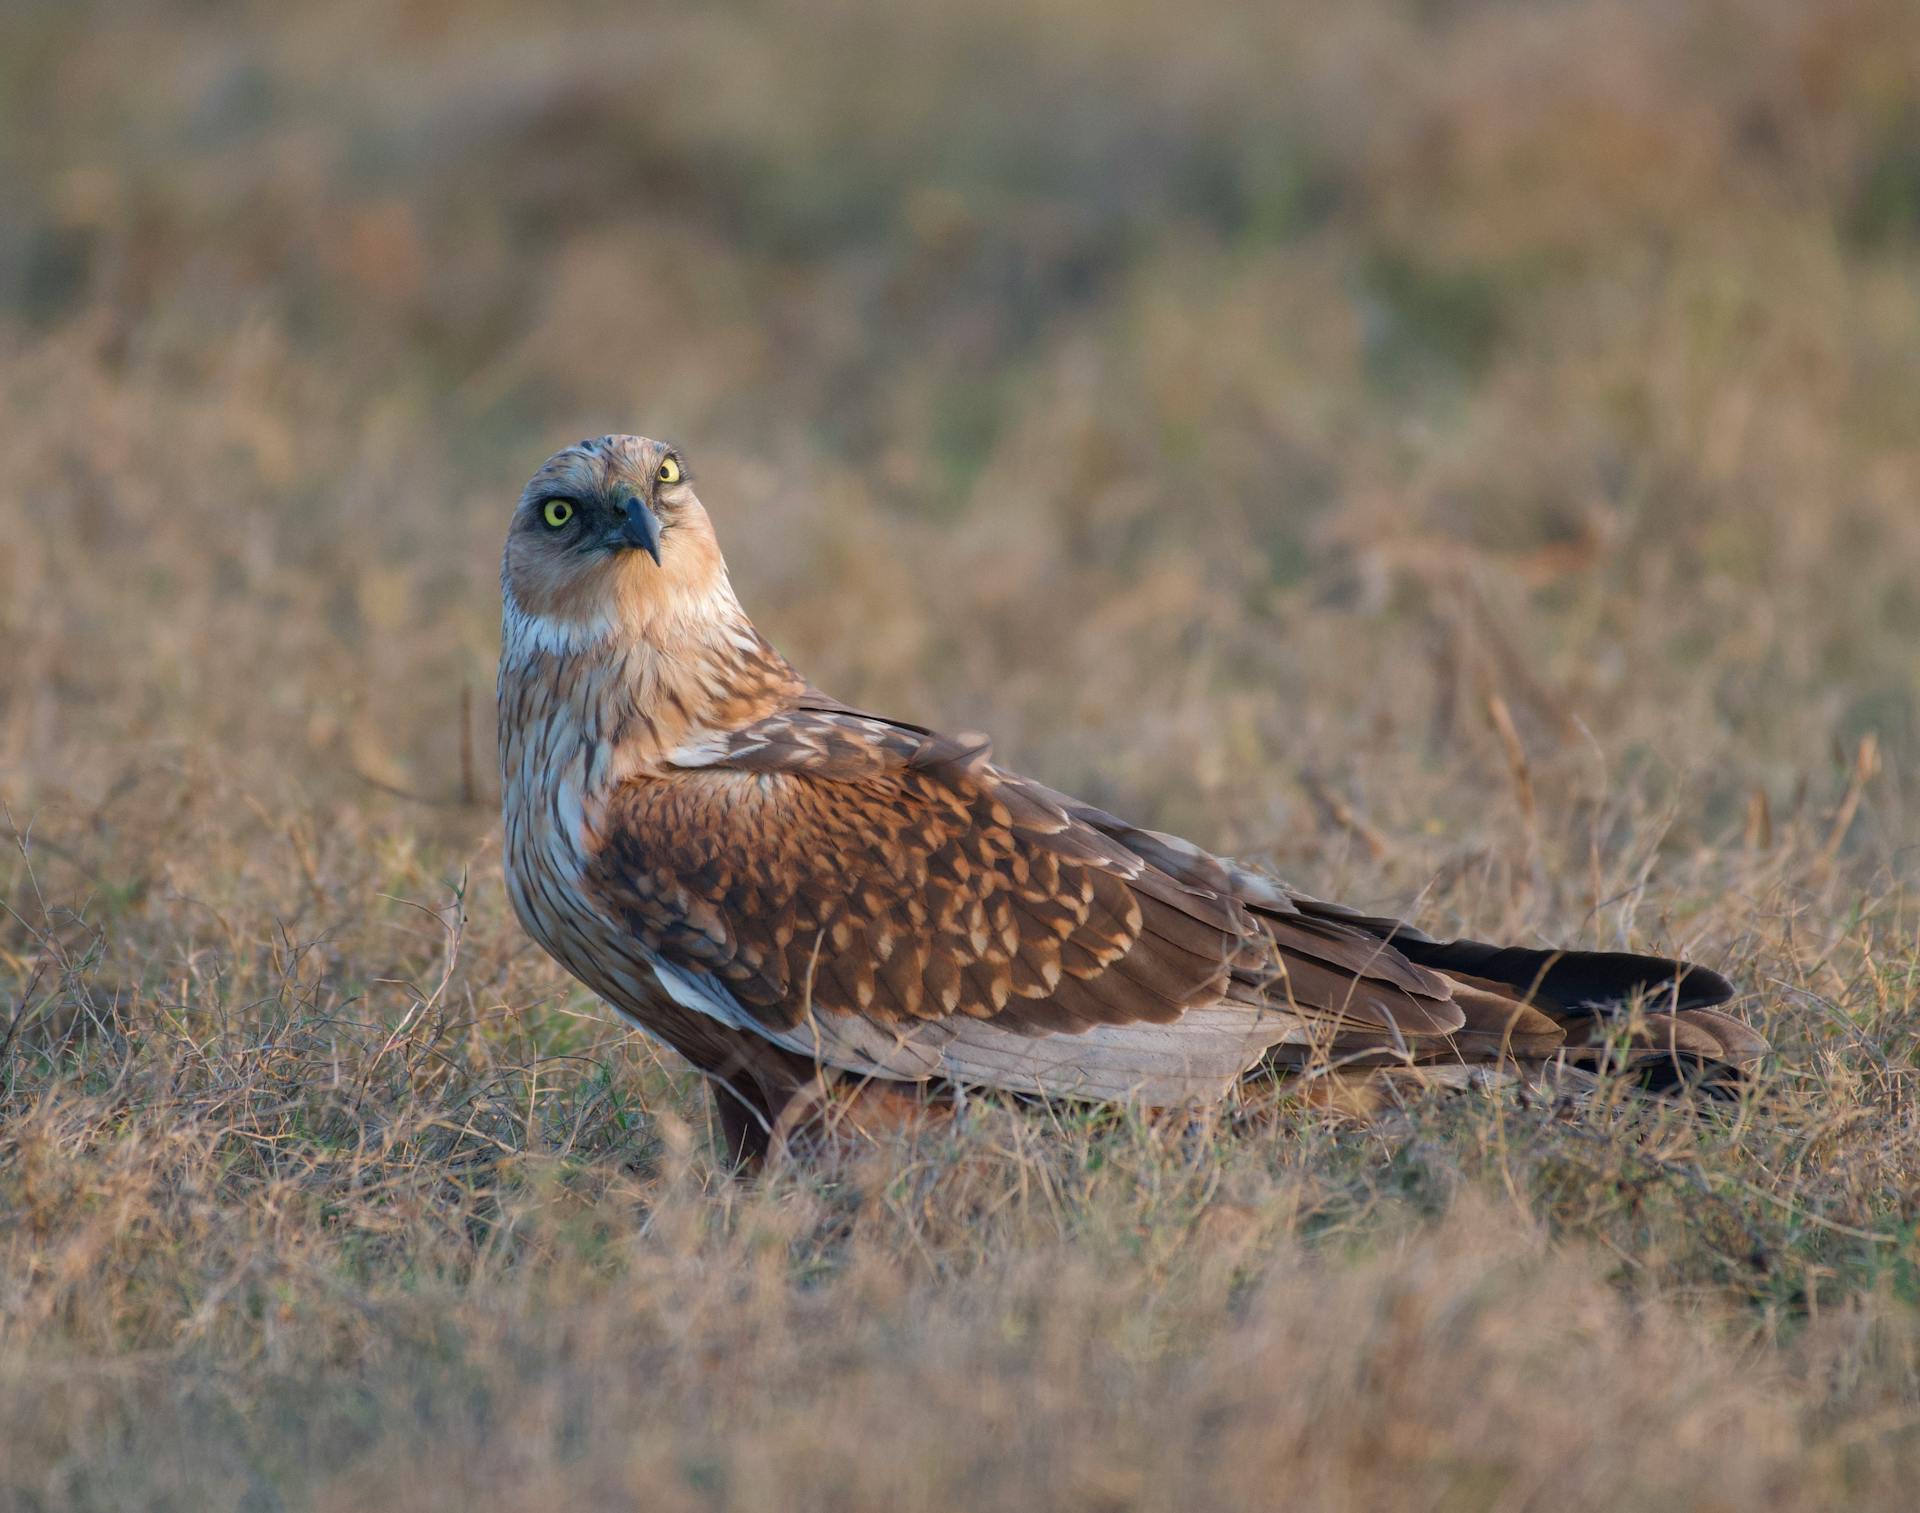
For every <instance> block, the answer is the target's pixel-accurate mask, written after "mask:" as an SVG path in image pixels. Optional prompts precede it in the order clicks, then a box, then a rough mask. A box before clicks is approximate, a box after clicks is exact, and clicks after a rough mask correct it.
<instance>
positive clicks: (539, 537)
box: [500, 436, 737, 648]
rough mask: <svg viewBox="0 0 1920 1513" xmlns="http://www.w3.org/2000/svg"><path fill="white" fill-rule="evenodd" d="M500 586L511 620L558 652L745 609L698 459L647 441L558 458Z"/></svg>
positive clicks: (524, 498)
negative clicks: (700, 488) (705, 502)
mask: <svg viewBox="0 0 1920 1513" xmlns="http://www.w3.org/2000/svg"><path fill="white" fill-rule="evenodd" d="M500 580H501V586H502V588H503V590H504V591H505V595H506V599H507V605H508V611H509V615H510V616H511V615H512V614H514V613H515V612H516V611H517V613H518V615H519V616H520V617H521V619H522V620H523V621H524V622H525V623H526V628H527V629H528V630H529V631H530V632H531V633H532V634H533V635H535V636H536V637H537V638H538V639H539V641H540V642H541V643H543V644H546V645H548V646H552V647H556V648H566V647H577V646H585V645H589V644H592V643H595V642H598V641H602V640H605V639H607V638H608V637H610V636H612V637H619V638H622V639H631V638H635V637H647V636H649V635H650V634H654V633H658V632H659V631H660V630H662V629H663V628H664V627H667V626H672V625H679V624H685V623H689V622H693V623H697V622H698V621H700V620H702V619H710V618H713V617H716V616H719V615H722V614H724V613H725V612H726V611H727V610H728V609H729V608H734V609H737V606H736V605H735V603H734V600H733V594H732V590H731V589H730V588H729V587H728V585H727V569H726V564H725V562H724V561H722V559H721V556H720V547H719V544H718V542H717V541H716V540H715V539H714V534H713V526H712V524H711V523H710V522H709V521H708V519H707V512H706V510H705V509H703V508H702V507H701V504H700V501H699V500H698V499H697V498H695V497H694V492H693V477H692V474H691V473H690V472H689V471H688V469H687V464H686V460H685V459H684V458H683V457H682V456H681V455H680V453H679V451H678V450H677V449H676V448H674V447H671V446H669V445H667V444H666V443H665V442H661V441H649V440H648V439H647V438H646V437H644V436H602V437H600V438H599V439H598V440H597V441H583V442H581V443H579V444H578V445H577V446H570V447H568V448H566V449H565V450H564V451H560V452H556V453H554V455H553V456H551V457H549V458H548V459H547V461H546V462H545V464H544V465H542V467H541V469H540V471H539V472H537V473H535V474H534V475H533V481H532V482H530V483H529V484H528V485H527V487H526V489H525V491H524V492H523V493H522V494H521V495H520V503H519V505H518V506H517V507H516V508H515V510H514V513H513V525H512V527H511V528H510V529H509V531H508V533H507V549H506V556H505V559H504V561H503V562H502V564H501V570H500Z"/></svg>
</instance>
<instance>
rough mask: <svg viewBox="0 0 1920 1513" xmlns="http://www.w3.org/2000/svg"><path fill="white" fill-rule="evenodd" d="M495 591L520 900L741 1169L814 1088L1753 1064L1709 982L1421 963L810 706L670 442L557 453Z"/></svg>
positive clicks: (1525, 954)
mask: <svg viewBox="0 0 1920 1513" xmlns="http://www.w3.org/2000/svg"><path fill="white" fill-rule="evenodd" d="M501 587H502V598H503V601H504V614H503V645H502V649H501V656H500V681H499V715H500V754H501V769H502V774H501V775H502V794H503V800H502V802H503V808H504V811H505V841H504V856H505V866H506V876H507V883H508V889H509V892H510V894H511V896H512V899H513V904H514V907H515V910H516V911H517V913H518V914H519V917H520V919H521V921H522V923H523V924H524V925H525V926H526V928H527V930H528V931H529V932H530V933H531V934H532V936H533V937H534V939H535V940H537V941H538V942H539V943H540V944H541V945H542V946H543V947H545V948H546V950H547V951H548V952H550V953H551V954H552V955H553V956H554V957H555V958H556V959H557V960H558V961H559V962H560V963H561V964H562V965H563V966H565V967H566V968H567V970H568V971H570V972H571V973H572V974H573V975H574V976H575V977H577V978H579V979H580V981H582V982H583V983H585V984H586V985H587V986H588V987H589V988H591V989H592V990H593V991H594V992H596V993H598V994H599V995H600V996H601V997H602V998H604V999H605V1000H606V1001H607V1002H608V1003H609V1004H611V1005H612V1006H613V1008H614V1009H615V1010H617V1011H618V1012H619V1013H620V1014H621V1015H623V1016H624V1017H625V1018H627V1019H629V1020H631V1021H632V1022H633V1023H635V1024H637V1025H638V1026H639V1027H640V1028H642V1029H643V1030H646V1031H648V1032H649V1033H651V1034H652V1035H654V1036H656V1037H657V1038H658V1039H660V1040H662V1041H665V1042H666V1043H667V1044H668V1045H669V1046H671V1047H672V1048H673V1049H674V1050H676V1051H678V1052H679V1053H680V1054H681V1055H682V1056H684V1057H685V1058H686V1059H687V1060H689V1061H690V1062H692V1063H693V1064H694V1065H695V1066H696V1067H698V1068H700V1069H701V1070H702V1071H703V1072H704V1073H706V1075H707V1076H708V1078H709V1079H710V1080H711V1084H712V1087H713V1090H714V1094H715V1098H716V1102H717V1107H718V1111H719V1114H720V1123H721V1127H722V1130H723V1132H724V1134H725V1137H726V1139H727V1141H728V1143H729V1145H730V1147H731V1151H732V1154H733V1155H734V1156H735V1157H736V1158H737V1159H740V1160H744V1161H752V1160H756V1159H759V1158H760V1157H763V1156H764V1155H765V1154H766V1152H767V1151H768V1150H769V1148H770V1147H775V1146H781V1145H783V1144H784V1142H785V1141H786V1140H787V1138H788V1137H789V1136H791V1135H792V1134H793V1133H794V1132H795V1130H796V1129H797V1128H799V1127H801V1126H802V1125H804V1124H805V1123H806V1122H807V1121H808V1120H810V1119H812V1118H814V1117H816V1116H817V1115H818V1113H819V1111H820V1109H821V1108H823V1107H825V1106H826V1104H827V1103H828V1102H830V1101H831V1098H832V1096H833V1095H834V1090H835V1089H839V1090H842V1091H845V1092H847V1095H848V1096H849V1097H855V1096H859V1095H860V1094H862V1093H870V1092H873V1091H875V1090H878V1091H879V1092H880V1093H881V1094H883V1095H885V1096H886V1097H888V1098H891V1099H899V1098H900V1097H901V1096H902V1095H903V1092H905V1091H906V1090H915V1091H924V1090H925V1089H926V1088H928V1087H933V1088H939V1089H965V1088H990V1089H1002V1090H1006V1091H1008V1092H1011V1093H1015V1094H1025V1095H1035V1096H1041V1097H1059V1098H1068V1099H1087V1100H1104V1101H1114V1102H1119V1101H1132V1102H1136V1103H1139V1104H1142V1105H1146V1106H1150V1107H1157V1108H1178V1107H1191V1106H1197V1105H1204V1104H1208V1103H1218V1102H1221V1101H1223V1100H1226V1099H1228V1098H1229V1097H1231V1096H1234V1095H1236V1093H1239V1094H1241V1095H1242V1096H1244V1092H1245V1089H1246V1087H1247V1086H1248V1085H1249V1084H1250V1082H1251V1081H1254V1080H1257V1079H1263V1078H1264V1079H1271V1078H1274V1077H1276V1076H1282V1075H1290V1076H1295V1077H1302V1078H1305V1079H1307V1080H1309V1081H1311V1079H1313V1078H1314V1077H1315V1076H1316V1075H1326V1074H1329V1073H1341V1074H1346V1073H1351V1072H1352V1071H1353V1070H1354V1069H1366V1068H1380V1069H1384V1070H1386V1071H1388V1072H1394V1071H1408V1072H1413V1073H1417V1074H1423V1075H1425V1076H1428V1077H1431V1078H1432V1079H1434V1080H1438V1081H1440V1082H1443V1083H1446V1082H1451V1083H1453V1084H1455V1085H1460V1084H1469V1083H1473V1082H1476V1081H1481V1080H1487V1079H1489V1078H1496V1077H1497V1078H1512V1077H1520V1078H1525V1077H1527V1076H1529V1075H1536V1076H1537V1075H1542V1074H1543V1073H1545V1072H1547V1071H1548V1070H1549V1069H1556V1068H1557V1069H1575V1068H1579V1067H1581V1066H1583V1065H1585V1066H1592V1065H1593V1064H1594V1063H1595V1062H1596V1061H1597V1060H1604V1059H1606V1058H1609V1057H1610V1058H1612V1064H1615V1065H1619V1066H1625V1067H1628V1068H1630V1069H1631V1070H1633V1071H1634V1072H1635V1074H1636V1075H1637V1076H1638V1077H1639V1079H1640V1081H1641V1082H1643V1083H1645V1084H1647V1085H1649V1086H1654V1087H1674V1086H1700V1085H1704V1086H1708V1087H1714V1086H1719V1087H1721V1088H1722V1089H1724V1088H1725V1087H1726V1086H1728V1085H1731V1084H1736V1083H1737V1082H1738V1081H1739V1078H1740V1076H1741V1073H1742V1070H1743V1069H1744V1068H1746V1067H1749V1066H1750V1065H1751V1064H1752V1063H1753V1062H1754V1061H1756V1060H1757V1059H1758V1058H1759V1057H1760V1056H1761V1055H1763V1054H1764V1052H1765V1051H1766V1049H1767V1047H1766V1043H1765V1042H1764V1041H1763V1040H1762V1039H1761V1038H1760V1037H1759V1036H1758V1035H1757V1034H1756V1033H1754V1031H1752V1030H1751V1029H1749V1028H1748V1027H1747V1026H1746V1025H1744V1024H1742V1023H1741V1022H1740V1021H1739V1020H1737V1019H1734V1018H1732V1017H1731V1016H1729V1015H1727V1014H1725V1013H1723V1012H1721V1011H1720V1010H1719V1009H1717V1008H1716V1007H1715V1005H1717V1004H1720V1003H1723V1002H1724V1001H1725V1000H1726V999H1728V998H1729V997H1730V996H1731V993H1732V989H1731V988H1730V986H1729V985H1728V983H1727V982H1726V980H1725V979H1724V978H1722V977H1720V976H1718V975H1717V974H1715V973H1713V972H1710V971H1707V970H1706V969H1704V968H1702V967H1698V966H1690V965H1687V964H1685V963H1683V962H1676V961H1669V960H1664V959H1661V958H1658V957H1651V956H1635V955H1627V954H1622V953H1617V952H1598V951H1564V952H1563V951H1550V950H1537V949H1531V948H1526V947H1499V946H1493V945H1487V944H1482V943H1480V942H1477V941H1471V940H1436V939H1434V938H1433V937H1431V936H1429V935H1427V934H1424V933H1422V932H1421V931H1419V930H1417V929H1414V928H1413V927H1412V926H1410V925H1407V924H1404V923H1402V922H1400V921H1398V920H1394V919H1384V918H1375V917H1372V916H1369V915H1366V914H1364V913H1361V912H1358V911H1355V910H1351V909H1347V908H1343V907H1341V906H1339V905H1336V904H1330V903H1326V902H1323V901H1321V900H1319V899H1316V898H1312V897H1309V896H1308V895H1306V894H1304V893H1301V892H1298V891H1297V890H1295V889H1293V888H1291V887H1289V886H1288V885H1286V884H1285V883H1282V882H1280V881H1278V880H1276V879H1274V878H1272V877H1270V876H1267V875H1265V874H1264V873H1262V872H1259V871H1257V870H1255V869H1254V868H1252V867H1250V866H1246V865H1243V864H1241V863H1238V862H1235V861H1232V860H1230V859H1228V858H1226V857H1220V856H1214V855H1211V854H1209V853H1208V852H1206V851H1204V850H1202V849H1201V848H1200V847H1198V846H1195V845H1193V844H1191V843H1189V842H1187V841H1184V840H1181V839H1179V838H1177V837H1174V836H1171V835H1163V834H1159V833H1157V832H1154V831H1151V830H1144V829H1141V828H1139V827H1137V826H1134V825H1131V824H1129V823H1127V822H1126V821H1125V820H1123V819H1119V818H1116V817H1115V816H1113V815H1111V814H1108V813H1105V812H1103V811H1102V810H1100V809H1098V808H1096V807H1094V806H1093V805H1091V804H1087V803H1082V802H1081V801H1079V800H1078V799H1074V798H1071V797H1069V796H1067V795H1065V794H1062V793H1056V792H1054V791H1053V790H1051V789H1049V788H1047V787H1045V786H1043V785H1042V784H1040V783H1038V782H1035V781H1033V780H1031V779H1029V778H1025V777H1021V776H1020V775H1018V774H1016V773H1013V772H1009V771H1007V770H1006V769H1005V768H1003V767H1001V766H999V765H998V764H997V763H996V762H995V761H994V759H993V755H992V752H991V750H990V749H989V746H988V743H987V741H986V739H985V738H984V737H980V736H974V735H958V736H948V735H942V734H939V733H937V732H935V731H932V730H928V729H925V728H923V727H921V726H918V725H911V724H908V723H906V722H904V721H901V720H894V719H889V718H886V717H884V716H881V715H876V714H870V713H867V712H865V711H862V710H859V709H854V708H850V707H849V706H847V705H845V704H842V703H840V702H838V701H837V700H835V699H832V698H830V697H828V696H827V695H826V694H824V693H822V692H820V691H819V690H818V689H816V688H815V687H813V685H812V684H810V683H809V682H808V681H807V680H806V678H804V677H803V676H802V675H801V674H800V673H799V672H797V671H795V669H794V668H793V666H792V665H791V664H790V663H788V662H787V661H786V659H785V658H784V657H782V656H781V655H780V653H779V652H777V651H775V650H774V648H773V647H772V646H771V645H769V644H768V642H767V641H766V640H765V638H764V637H762V636H761V634H760V632H759V631H757V630H756V629H754V626H753V622H752V621H751V620H749V619H748V618H747V615H746V613H745V611H744V610H742V608H741V607H740V602H739V600H738V599H737V598H736V597H735V596H734V590H733V587H732V585H731V583H730V582H729V580H728V576H727V568H726V563H725V562H724V560H723V559H722V557H721V554H720V547H719V544H718V542H717V540H716V538H715V535H714V530H713V526H712V524H711V522H710V521H709V519H708V516H707V512H706V510H705V509H704V508H703V507H702V505H701V503H700V501H699V499H698V498H697V497H696V496H695V494H694V490H693V475H692V473H691V471H690V470H689V468H688V466H687V461H686V459H685V457H683V456H682V455H681V453H680V452H679V451H678V450H677V449H676V448H674V447H672V446H669V445H666V444H664V443H661V442H658V441H650V440H647V439H645V438H642V437H637V436H603V437H600V438H599V439H598V440H594V441H583V442H581V443H580V444H579V445H578V446H571V447H568V448H566V449H565V450H564V451H561V452H559V453H557V454H555V455H554V456H553V457H552V458H550V459H549V460H548V461H547V463H546V464H545V465H544V466H543V467H542V468H541V469H540V470H539V472H538V473H536V474H535V475H534V477H533V480H532V482H530V483H529V484H528V485H527V487H526V490H525V491H524V493H522V495H521V496H520V501H519V504H518V506H517V507H516V508H515V510H514V514H513V521H512V525H511V527H510V529H509V531H508V535H507V544H506V551H505V558H504V562H503V565H502V570H501Z"/></svg>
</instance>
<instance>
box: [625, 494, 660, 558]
mask: <svg viewBox="0 0 1920 1513" xmlns="http://www.w3.org/2000/svg"><path fill="white" fill-rule="evenodd" d="M620 539H621V540H622V541H623V542H625V543H626V544H627V545H628V546H637V547H639V548H640V549H641V550H642V551H643V552H645V553H646V554H647V555H648V556H649V557H651V558H653V565H654V566H655V567H659V566H660V565H661V562H660V517H659V516H658V515H656V514H654V512H653V511H652V510H650V509H648V508H647V502H646V500H644V499H642V498H640V497H639V496H638V495H635V496H634V497H633V498H631V499H629V500H628V501H627V509H626V522H625V524H624V525H623V526H622V527H621V530H620Z"/></svg>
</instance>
